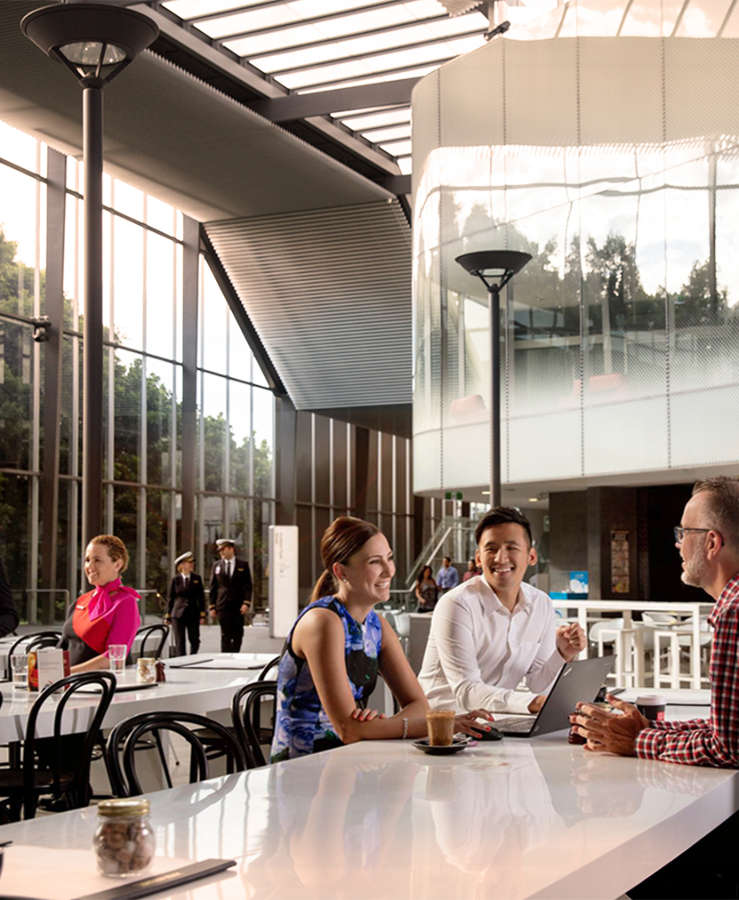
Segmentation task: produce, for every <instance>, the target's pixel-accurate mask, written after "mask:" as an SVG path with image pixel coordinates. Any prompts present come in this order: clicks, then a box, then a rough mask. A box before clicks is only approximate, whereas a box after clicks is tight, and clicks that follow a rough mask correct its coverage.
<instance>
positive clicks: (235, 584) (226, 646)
mask: <svg viewBox="0 0 739 900" xmlns="http://www.w3.org/2000/svg"><path fill="white" fill-rule="evenodd" d="M216 547H217V548H218V553H219V554H220V557H221V558H220V560H218V562H216V563H215V564H214V565H213V571H212V573H211V577H210V612H211V615H215V616H216V617H217V618H218V623H219V625H220V626H221V653H239V652H240V650H241V642H242V641H243V639H244V621H246V624H247V625H251V623H252V619H253V618H254V615H253V613H252V605H251V594H252V582H251V572H250V570H249V563H248V562H247V561H246V560H245V559H239V558H237V556H236V542H235V541H232V540H231V539H230V538H219V539H218V540H217V541H216Z"/></svg>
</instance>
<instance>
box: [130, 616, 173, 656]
mask: <svg viewBox="0 0 739 900" xmlns="http://www.w3.org/2000/svg"><path fill="white" fill-rule="evenodd" d="M168 634H169V627H168V626H167V625H163V624H162V623H157V624H156V625H144V626H143V628H139V630H138V631H137V632H136V634H135V635H134V638H133V644H132V646H131V659H132V660H134V661H135V660H137V659H140V658H141V657H142V656H153V657H154V659H159V658H160V657H161V655H162V651H163V650H164V644H165V643H166V641H167V635H168ZM147 647H148V648H149V650H148V652H147Z"/></svg>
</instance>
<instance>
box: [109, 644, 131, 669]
mask: <svg viewBox="0 0 739 900" xmlns="http://www.w3.org/2000/svg"><path fill="white" fill-rule="evenodd" d="M127 655H128V647H127V646H126V645H125V644H108V661H109V662H110V671H111V672H113V673H114V674H115V675H116V677H119V676H120V677H122V676H123V673H124V671H125V668H126V656H127Z"/></svg>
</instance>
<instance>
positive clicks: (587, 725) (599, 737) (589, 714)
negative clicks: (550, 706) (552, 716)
mask: <svg viewBox="0 0 739 900" xmlns="http://www.w3.org/2000/svg"><path fill="white" fill-rule="evenodd" d="M608 702H609V703H610V704H611V706H613V707H614V709H617V710H618V712H609V711H606V710H604V709H599V708H598V707H597V706H593V705H592V704H591V703H578V704H577V712H575V713H573V714H572V715H571V716H570V722H571V723H572V724H573V725H575V726H576V730H577V733H578V734H579V735H580V736H581V737H584V738H586V739H587V744H586V745H585V749H586V750H592V751H594V752H596V753H617V754H618V755H619V756H636V736H637V735H638V734H639V732H640V731H643V730H644V729H645V728H649V720H648V719H646V718H645V717H644V716H643V715H642V714H641V713H640V712H639V710H638V709H637V708H636V707H635V706H632V704H631V703H624V701H623V700H617V699H616V698H615V697H613V696H611V695H610V694H609V695H608Z"/></svg>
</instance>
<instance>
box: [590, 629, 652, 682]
mask: <svg viewBox="0 0 739 900" xmlns="http://www.w3.org/2000/svg"><path fill="white" fill-rule="evenodd" d="M590 640H591V641H593V642H594V643H596V645H597V647H598V656H604V655H605V645H606V644H611V643H612V644H613V653H614V656H615V657H616V669H615V671H614V672H611V673H610V674H609V675H608V678H613V679H614V680H615V686H616V687H641V686H642V685H643V684H644V640H643V636H642V627H641V623H639V622H632V623H631V627H629V628H624V620H623V619H603V620H602V621H601V622H596V623H595V624H594V625H593V626H592V627H591V629H590Z"/></svg>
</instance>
